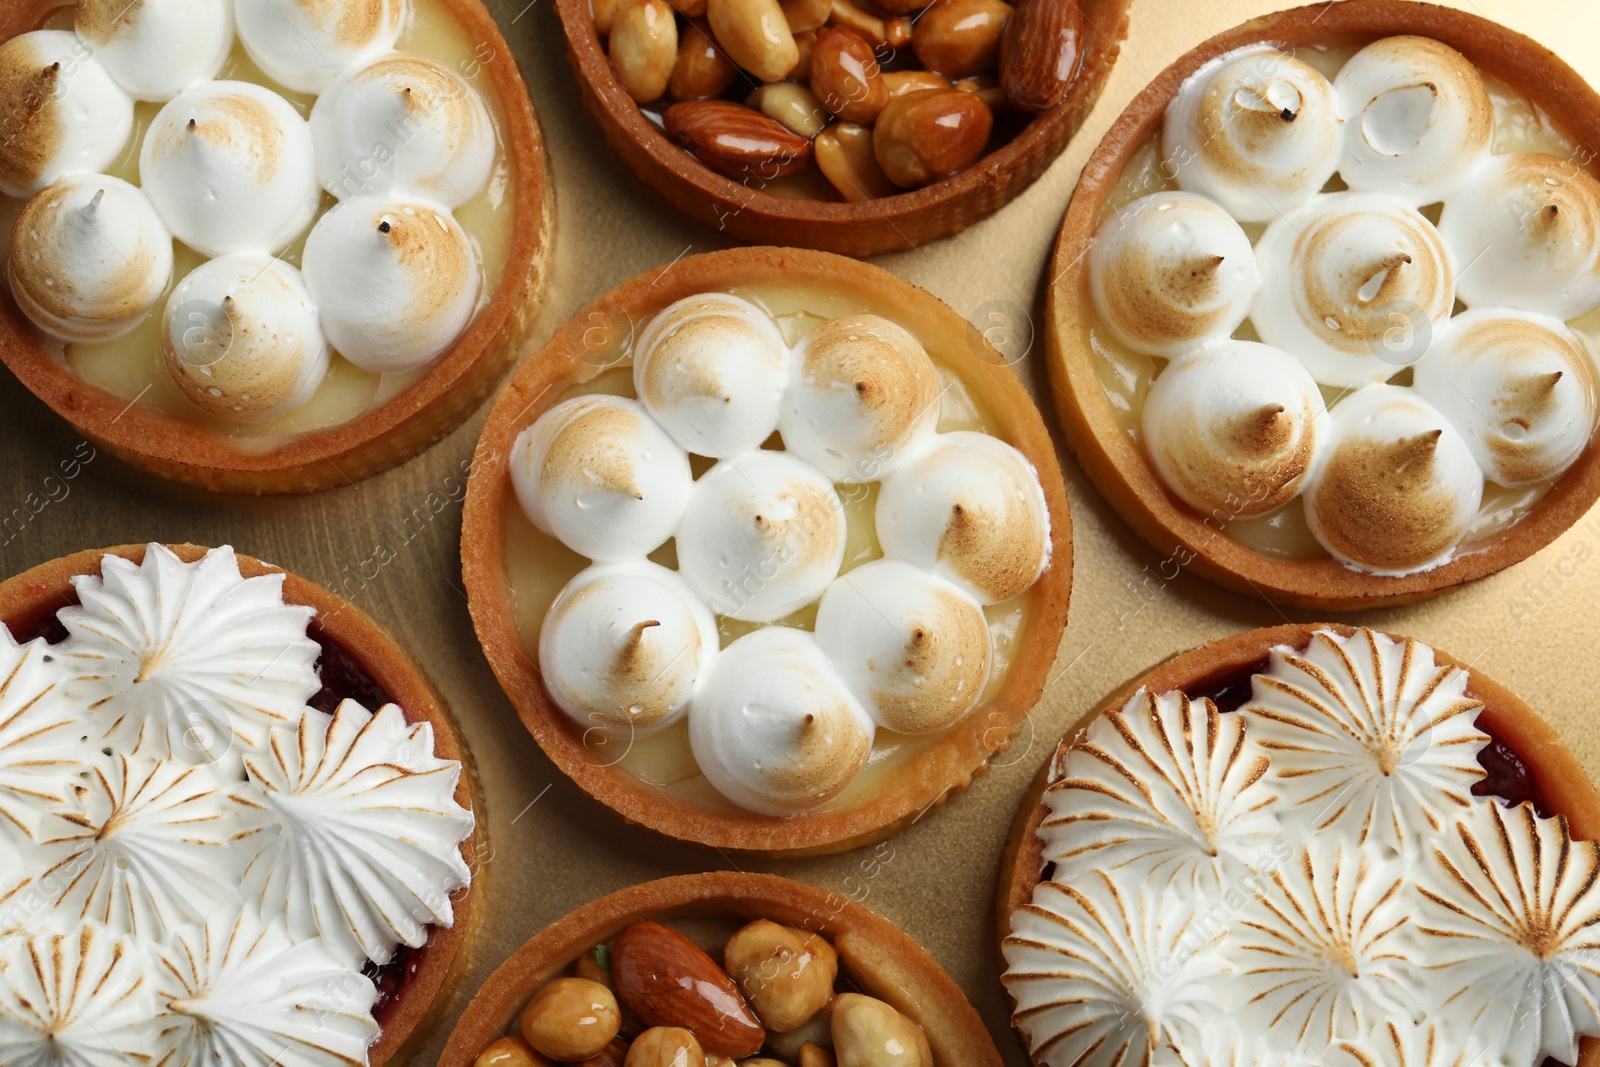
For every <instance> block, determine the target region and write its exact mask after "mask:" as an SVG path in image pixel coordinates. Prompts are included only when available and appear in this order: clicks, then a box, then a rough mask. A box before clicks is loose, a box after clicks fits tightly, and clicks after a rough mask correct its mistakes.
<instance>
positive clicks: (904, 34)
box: [883, 18, 915, 50]
mask: <svg viewBox="0 0 1600 1067" xmlns="http://www.w3.org/2000/svg"><path fill="white" fill-rule="evenodd" d="M914 26H915V24H914V23H913V22H912V21H911V20H910V19H900V18H894V19H885V20H884V22H883V41H884V44H886V45H888V46H889V47H890V48H894V49H897V50H898V49H901V48H904V47H905V46H906V45H908V44H910V43H911V34H912V31H913V29H914Z"/></svg>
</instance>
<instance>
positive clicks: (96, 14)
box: [0, 0, 549, 492]
mask: <svg viewBox="0 0 1600 1067" xmlns="http://www.w3.org/2000/svg"><path fill="white" fill-rule="evenodd" d="M0 110H4V111H5V113H6V114H8V115H13V116H15V117H17V124H18V130H17V132H16V136H7V137H5V138H4V139H3V143H0V257H4V258H5V261H6V270H5V277H6V279H7V281H8V283H9V284H8V288H9V291H10V294H11V299H10V300H0V358H3V359H4V360H5V362H6V364H7V365H8V366H9V367H10V368H11V370H12V372H13V373H15V374H16V375H17V376H18V377H19V378H20V379H21V380H22V381H23V383H24V384H25V385H27V387H28V388H29V389H30V390H32V391H33V392H34V393H35V394H36V395H37V396H38V397H39V398H40V399H41V400H43V401H45V402H46V403H47V404H49V405H50V406H51V407H53V408H54V409H56V410H57V412H58V413H60V414H61V415H63V416H64V417H65V418H67V419H68V420H69V421H71V422H72V423H73V424H74V425H75V426H77V427H78V428H79V429H80V430H81V431H82V432H83V433H85V434H86V435H88V436H89V437H90V438H92V439H94V440H95V441H96V442H97V443H101V444H104V445H105V446H106V447H107V448H108V450H110V451H112V452H114V453H115V454H117V455H119V456H121V457H122V458H124V459H126V460H128V461H129V462H131V463H133V464H134V465H136V466H139V467H142V468H145V469H147V470H151V471H153V472H155V473H157V474H160V475H162V476H165V477H171V478H176V479H179V480H183V481H189V482H194V483H197V484H200V485H203V486H205V487H207V488H212V489H219V490H224V491H246V492H297V491H306V490H312V489H320V488H325V487H327V486H329V485H339V484H345V483H347V482H349V481H351V480H353V479H356V478H360V477H364V476H366V475H369V474H373V473H376V472H377V471H379V470H382V469H384V468H386V467H389V466H392V465H393V464H395V463H398V462H401V461H403V460H405V459H407V458H409V457H410V456H411V455H413V454H415V453H416V452H418V451H420V450H421V449H422V448H424V447H426V446H427V445H428V444H431V443H432V442H433V441H434V440H436V439H437V438H438V437H441V436H443V435H444V434H445V433H446V432H448V431H449V430H450V429H451V428H453V427H454V426H455V425H456V424H457V423H458V422H459V421H460V420H461V419H462V418H464V417H465V416H466V414H467V413H468V412H469V411H470V410H472V408H473V407H475V406H476V404H477V402H478V401H479V400H481V399H482V398H483V397H484V396H486V395H487V393H488V392H489V390H490V389H491V388H492V387H493V385H494V383H495V382H496V380H497V379H498V377H499V376H500V374H501V373H503V372H504V370H505V369H506V367H507V366H509V364H510V362H511V361H512V359H513V358H514V356H515V355H516V354H517V353H518V351H519V348H520V346H521V345H522V344H523V343H524V341H525V340H526V331H527V329H528V328H529V325H530V320H531V318H532V313H533V310H534V308H535V306H536V304H537V301H538V299H539V297H540V295H541V292H542V284H543V263H542V260H543V256H544V245H545V240H546V230H547V215H548V213H549V204H548V188H547V182H546V176H545V170H544V163H543V156H542V148H541V142H540V138H539V131H538V126H537V123H536V121H535V119H534V116H533V111H532V107H531V105H530V104H529V102H528V98H527V91H526V89H525V88H524V86H523V84H522V80H521V76H520V74H519V73H518V71H517V68H516V64H515V61H514V60H513V59H512V57H511V55H510V52H509V50H508V49H507V47H506V45H505V42H504V41H503V40H502V39H501V37H500V35H499V31H498V30H497V29H496V28H495V24H494V21H493V19H492V18H491V17H490V16H489V14H488V12H487V11H486V10H485V9H484V8H483V6H482V4H481V3H480V2H479V0H329V2H327V3H318V4H305V3H289V2H280V0H138V2H137V3H125V2H124V3H118V2H116V0H82V2H80V3H76V4H67V5H66V6H62V5H59V4H53V3H47V2H46V0H18V2H17V3H13V4H8V5H6V9H5V11H4V12H3V13H0Z"/></svg>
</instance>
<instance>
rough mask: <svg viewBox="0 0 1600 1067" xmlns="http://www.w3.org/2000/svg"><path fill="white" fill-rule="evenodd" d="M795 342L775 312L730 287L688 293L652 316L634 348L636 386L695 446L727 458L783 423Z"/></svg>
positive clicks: (660, 418) (689, 446) (669, 426)
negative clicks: (775, 319) (775, 320)
mask: <svg viewBox="0 0 1600 1067" xmlns="http://www.w3.org/2000/svg"><path fill="white" fill-rule="evenodd" d="M788 365H789V348H788V346H787V345H786V344H784V342H783V335H782V334H781V333H779V332H778V328H777V326H776V325H774V324H773V322H772V319H771V318H769V317H768V316H767V313H766V312H764V311H762V310H761V309H760V308H758V307H756V306H755V305H754V304H752V303H750V302H749V301H748V300H744V299H741V298H740V297H737V296H732V295H730V294H727V293H702V294H700V295H698V296H689V297H684V298H683V299H682V300H679V301H677V302H676V303H674V304H671V305H669V306H668V307H667V308H666V309H665V310H663V311H662V312H661V313H660V314H658V315H656V317H655V318H653V319H651V320H650V324H649V325H648V326H646V327H645V328H644V330H643V332H642V333H641V334H640V335H639V340H638V342H637V343H636V344H635V345H634V349H633V387H634V391H635V392H636V393H637V394H638V395H639V399H640V400H641V401H643V403H644V406H645V407H646V408H647V409H648V410H649V412H650V414H651V415H652V416H653V417H654V418H655V420H656V421H657V422H659V423H660V424H661V426H662V428H663V429H665V430H666V431H667V432H668V433H669V434H671V435H672V439H673V440H674V441H677V442H678V444H679V445H681V446H683V448H684V449H685V450H687V451H689V452H693V453H695V454H696V455H701V456H713V457H715V458H717V459H724V458H727V457H729V456H736V455H738V454H739V453H741V452H748V451H750V450H751V449H754V448H760V447H761V443H762V442H763V441H765V440H766V439H767V438H768V437H771V436H772V434H773V431H775V430H777V428H778V413H779V410H780V408H781V406H782V404H783V392H784V389H785V388H786V387H787V385H788V383H789V369H788Z"/></svg>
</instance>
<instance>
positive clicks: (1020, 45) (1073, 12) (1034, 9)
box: [1000, 0, 1083, 111]
mask: <svg viewBox="0 0 1600 1067" xmlns="http://www.w3.org/2000/svg"><path fill="white" fill-rule="evenodd" d="M1082 45H1083V8H1081V7H1080V6H1079V5H1078V0H1018V3H1017V6H1016V10H1015V11H1013V12H1012V15H1011V21H1010V22H1008V23H1007V24H1006V32H1005V35H1004V36H1003V37H1002V38H1001V40H1000V85H1001V88H1002V89H1004V90H1005V94H1006V99H1007V100H1008V101H1010V103H1011V106H1012V107H1014V108H1016V109H1017V110H1018V111H1046V110H1048V109H1050V108H1053V107H1055V106H1056V105H1057V104H1059V103H1061V101H1062V100H1064V99H1065V98H1066V95H1067V90H1068V89H1070V88H1071V87H1072V82H1073V79H1075V78H1076V77H1077V76H1078V64H1079V61H1080V60H1081V59H1082V57H1083V49H1082Z"/></svg>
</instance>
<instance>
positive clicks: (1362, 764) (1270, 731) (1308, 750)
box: [1240, 629, 1489, 852]
mask: <svg viewBox="0 0 1600 1067" xmlns="http://www.w3.org/2000/svg"><path fill="white" fill-rule="evenodd" d="M1482 710H1483V702H1482V701H1480V700H1477V699H1475V698H1473V697H1469V696H1468V695H1467V672H1466V671H1464V670H1461V669H1460V668H1459V667H1446V666H1442V665H1440V664H1438V663H1437V662H1435V660H1434V658H1433V650H1432V649H1431V648H1429V647H1428V646H1427V645H1424V644H1420V643H1419V642H1417V641H1414V640H1411V639H1409V638H1407V639H1406V640H1405V641H1395V640H1394V639H1393V638H1390V637H1388V636H1387V635H1385V634H1381V633H1378V632H1377V631H1375V630H1368V629H1360V630H1357V631H1356V632H1355V633H1353V634H1351V635H1350V636H1348V637H1346V636H1342V635H1340V634H1338V633H1335V632H1333V631H1331V630H1319V631H1317V633H1316V634H1315V635H1314V636H1313V637H1312V639H1311V644H1310V645H1309V646H1307V648H1306V649H1305V650H1304V651H1296V650H1295V649H1292V648H1288V647H1285V646H1279V647H1278V648H1275V649H1273V650H1272V659H1271V663H1270V665H1269V667H1268V668H1267V670H1266V671H1264V672H1261V673H1259V674H1256V675H1255V676H1254V677H1253V678H1252V679H1251V699H1250V702H1249V703H1248V704H1246V705H1245V706H1244V707H1243V708H1241V709H1240V711H1241V714H1242V715H1243V716H1244V717H1245V718H1246V719H1248V720H1249V729H1250V737H1251V739H1252V740H1253V741H1255V742H1256V743H1257V744H1259V745H1260V746H1261V748H1262V749H1263V750H1265V751H1266V752H1267V753H1268V754H1269V755H1270V756H1271V758H1272V768H1273V774H1272V776H1271V778H1270V779H1269V780H1268V781H1269V785H1270V788H1271V789H1272V790H1273V791H1274V792H1276V793H1277V795H1278V797H1279V800H1280V802H1279V811H1280V812H1281V813H1282V817H1283V818H1285V819H1288V820H1289V821H1290V822H1291V823H1292V824H1294V825H1304V826H1306V827H1307V828H1308V829H1309V830H1310V831H1311V832H1312V833H1315V834H1316V835H1318V837H1319V839H1320V838H1322V837H1327V836H1331V835H1338V836H1340V837H1343V838H1345V839H1346V840H1349V841H1351V842H1352V843H1354V844H1358V845H1363V846H1366V845H1376V846H1378V847H1380V848H1383V849H1385V850H1386V851H1388V852H1402V851H1410V850H1412V849H1414V848H1416V847H1417V846H1418V845H1419V844H1420V843H1421V842H1422V841H1423V840H1424V839H1426V838H1429V837H1432V836H1435V835H1437V834H1438V833H1440V832H1441V831H1443V830H1444V829H1446V828H1447V827H1448V826H1449V825H1450V823H1452V822H1453V821H1454V820H1455V819H1457V818H1459V817H1460V816H1461V815H1462V814H1463V813H1464V812H1465V811H1466V810H1467V809H1468V808H1470V807H1471V806H1472V804H1473V803H1474V801H1473V796H1472V787H1473V786H1474V785H1475V784H1476V783H1477V782H1479V781H1481V780H1482V778H1483V775H1484V771H1483V767H1482V766H1480V765H1479V763H1478V752H1479V751H1480V750H1481V749H1482V748H1483V747H1484V746H1485V745H1487V744H1488V743H1489V737H1488V735H1487V734H1484V733H1482V732H1481V731H1480V730H1479V729H1478V728H1477V718H1478V713H1479V712H1480V711H1482Z"/></svg>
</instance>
